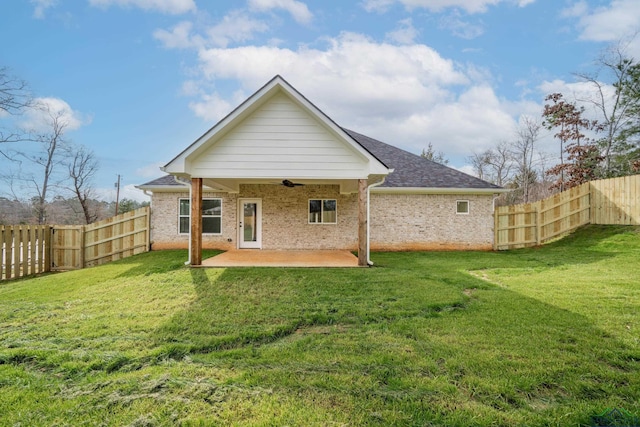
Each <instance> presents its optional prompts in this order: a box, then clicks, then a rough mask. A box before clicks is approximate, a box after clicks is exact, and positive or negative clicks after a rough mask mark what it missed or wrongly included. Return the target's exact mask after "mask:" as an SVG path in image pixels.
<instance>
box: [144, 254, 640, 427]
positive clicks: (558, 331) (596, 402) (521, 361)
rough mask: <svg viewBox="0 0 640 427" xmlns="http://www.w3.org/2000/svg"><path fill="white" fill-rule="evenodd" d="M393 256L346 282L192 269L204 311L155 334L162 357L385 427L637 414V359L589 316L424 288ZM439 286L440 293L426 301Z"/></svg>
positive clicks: (510, 297)
mask: <svg viewBox="0 0 640 427" xmlns="http://www.w3.org/2000/svg"><path fill="white" fill-rule="evenodd" d="M395 256H396V257H397V258H393V260H391V259H388V260H387V261H394V262H393V263H391V262H390V263H389V265H388V266H387V267H388V268H381V269H378V270H377V271H376V269H369V270H360V269H359V270H356V271H353V272H352V271H351V270H350V271H348V272H347V274H342V275H336V273H335V272H331V273H326V274H325V273H324V272H323V271H322V270H318V269H312V270H310V269H226V270H223V269H191V270H190V274H191V279H192V283H193V286H194V287H195V290H196V294H197V298H196V300H195V301H194V302H193V303H192V304H191V305H190V306H189V307H187V308H186V309H185V310H184V311H183V312H180V313H177V314H176V315H175V316H173V317H172V318H171V319H169V320H168V322H167V323H166V324H165V325H163V326H162V327H161V328H160V329H159V330H157V331H156V337H155V339H156V343H157V345H158V353H157V355H156V356H157V358H159V359H163V358H172V359H177V360H181V358H183V357H184V356H186V355H190V356H192V357H194V358H195V360H203V361H206V360H208V361H211V360H216V363H217V364H222V365H223V366H227V367H228V368H230V369H232V370H234V371H235V372H238V375H239V379H238V381H240V382H243V383H247V384H252V385H254V386H256V385H257V386H259V387H266V388H272V389H274V390H278V393H282V395H283V396H306V397H299V398H300V399H305V398H307V399H311V400H310V401H309V402H307V403H308V404H309V405H315V404H316V402H321V401H322V400H323V399H324V400H327V399H328V400H329V401H332V402H340V401H342V402H352V404H353V407H351V408H337V409H336V408H333V407H332V408H329V409H327V408H319V409H318V410H329V411H332V410H342V411H353V412H352V413H350V416H356V415H361V414H362V413H365V414H376V417H377V418H378V419H379V421H380V422H381V423H382V424H385V423H387V424H403V423H405V424H407V423H408V424H411V425H422V424H429V423H435V424H442V425H470V424H474V423H479V424H478V425H481V424H495V425H523V424H528V425H543V424H554V423H555V424H558V423H560V424H562V423H569V424H572V425H579V424H585V425H588V423H589V422H590V420H591V418H590V417H592V416H594V415H596V414H597V413H601V412H602V411H603V410H605V409H606V408H608V407H621V408H625V409H627V410H629V411H631V412H636V411H638V410H639V409H640V408H639V407H638V402H640V390H639V389H637V388H636V387H635V386H634V384H637V383H638V382H639V381H640V368H639V367H638V363H637V362H638V360H639V359H640V351H639V349H638V348H630V347H628V346H626V345H625V344H624V343H622V342H620V341H619V340H617V339H616V338H615V337H613V336H612V335H611V334H609V333H608V332H607V331H604V330H601V329H599V328H598V327H596V326H594V324H593V323H592V322H591V321H590V319H588V318H586V317H585V316H582V315H580V314H576V313H573V312H570V311H568V310H565V309H561V308H558V307H556V306H552V305H549V304H547V303H544V302H542V301H539V300H537V299H534V298H531V297H527V296H523V295H522V294H519V293H517V292H514V291H511V290H507V289H503V288H500V287H497V286H494V285H491V284H487V283H486V282H484V281H481V280H480V279H477V278H474V277H471V276H469V275H466V274H463V273H459V272H449V276H448V279H449V280H448V281H447V283H443V282H442V283H440V284H439V285H438V284H435V282H434V281H432V280H431V279H429V277H432V276H430V275H429V274H427V275H426V276H425V275H423V276H421V278H419V279H416V277H413V276H412V275H411V273H410V272H408V271H407V270H406V269H405V270H402V269H401V268H406V264H403V263H402V262H401V261H402V259H403V256H401V255H400V254H396V255H395ZM416 256H417V255H412V257H416ZM421 256H422V257H425V258H429V257H430V254H429V253H423V254H421ZM418 258H420V257H418ZM478 262H485V260H479V261H478ZM420 271H421V270H420V269H416V271H415V274H416V275H417V274H418V273H419V272H420ZM434 274H435V273H434ZM427 276H428V277H427ZM462 276H466V277H464V278H463V277H462ZM402 278H403V280H404V283H406V286H404V285H403V284H402V283H403V282H402V281H401V279H402ZM332 280H333V281H334V282H335V284H332V283H331V281H332ZM420 283H422V285H421V284H420ZM430 286H435V287H436V288H437V289H436V291H435V293H428V294H420V288H429V287H430ZM405 287H409V288H410V289H409V290H412V291H414V292H410V294H413V298H414V300H415V299H418V303H417V304H416V305H411V304H412V300H411V299H410V298H409V294H404V291H405V290H406V289H404V288H405ZM469 288H475V289H477V290H476V291H474V292H472V293H471V296H469V297H467V299H465V300H464V301H466V302H465V303H463V304H460V303H459V301H460V300H456V299H455V298H449V302H448V303H447V304H445V303H444V302H443V301H440V302H438V303H436V302H435V301H431V302H432V303H433V304H432V305H431V306H430V307H428V305H429V302H430V301H429V298H431V297H434V298H435V296H436V295H437V293H440V292H447V290H449V291H453V292H451V293H450V296H453V295H458V296H460V294H462V290H463V289H469ZM405 295H407V296H408V298H404V296H405ZM396 302H399V303H400V305H402V306H404V307H400V306H393V304H394V303H396ZM385 304H386V305H387V307H386V308H385ZM327 326H331V327H327ZM334 326H335V327H334ZM301 393H302V394H301ZM316 399H317V400H316ZM392 413H394V414H398V413H401V414H410V415H407V416H408V417H411V418H410V419H408V420H407V419H404V420H402V422H400V421H398V419H395V418H393V416H392V415H391V414H392ZM566 414H571V415H570V417H569V418H570V419H568V418H566V417H567V415H566ZM374 421H375V420H374V419H373V418H372V419H368V420H367V421H366V422H365V423H364V424H367V423H373V424H375V423H374Z"/></svg>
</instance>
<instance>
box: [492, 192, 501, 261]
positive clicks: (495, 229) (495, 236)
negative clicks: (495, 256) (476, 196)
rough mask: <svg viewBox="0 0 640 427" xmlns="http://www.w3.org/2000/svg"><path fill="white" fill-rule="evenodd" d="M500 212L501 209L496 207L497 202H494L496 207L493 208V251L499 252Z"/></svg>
mask: <svg viewBox="0 0 640 427" xmlns="http://www.w3.org/2000/svg"><path fill="white" fill-rule="evenodd" d="M499 211H500V209H498V208H497V207H496V206H495V200H494V206H493V250H494V251H497V250H498V212H499Z"/></svg>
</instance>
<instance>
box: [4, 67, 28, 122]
mask: <svg viewBox="0 0 640 427" xmlns="http://www.w3.org/2000/svg"><path fill="white" fill-rule="evenodd" d="M31 103H32V100H31V96H30V94H29V90H28V86H27V83H26V82H25V81H24V80H20V79H18V78H17V77H14V76H12V75H11V74H10V71H9V69H8V68H7V67H1V68H0V112H4V113H7V114H19V113H20V112H22V111H23V110H24V109H25V108H27V107H29V106H31Z"/></svg>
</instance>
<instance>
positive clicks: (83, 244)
mask: <svg viewBox="0 0 640 427" xmlns="http://www.w3.org/2000/svg"><path fill="white" fill-rule="evenodd" d="M84 249H85V241H84V225H81V226H80V254H79V256H78V258H79V261H78V262H79V264H80V269H83V268H84Z"/></svg>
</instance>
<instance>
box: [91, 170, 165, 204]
mask: <svg viewBox="0 0 640 427" xmlns="http://www.w3.org/2000/svg"><path fill="white" fill-rule="evenodd" d="M156 175H158V174H156ZM94 192H95V195H96V197H97V198H98V199H99V200H104V201H106V202H115V201H116V190H115V189H114V188H113V187H112V188H109V187H107V188H104V187H101V188H96V189H95V191H94ZM124 199H129V200H135V201H136V202H149V201H150V197H149V196H147V195H146V194H144V192H143V191H142V190H140V189H138V188H136V184H127V185H122V186H121V187H120V200H124Z"/></svg>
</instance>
